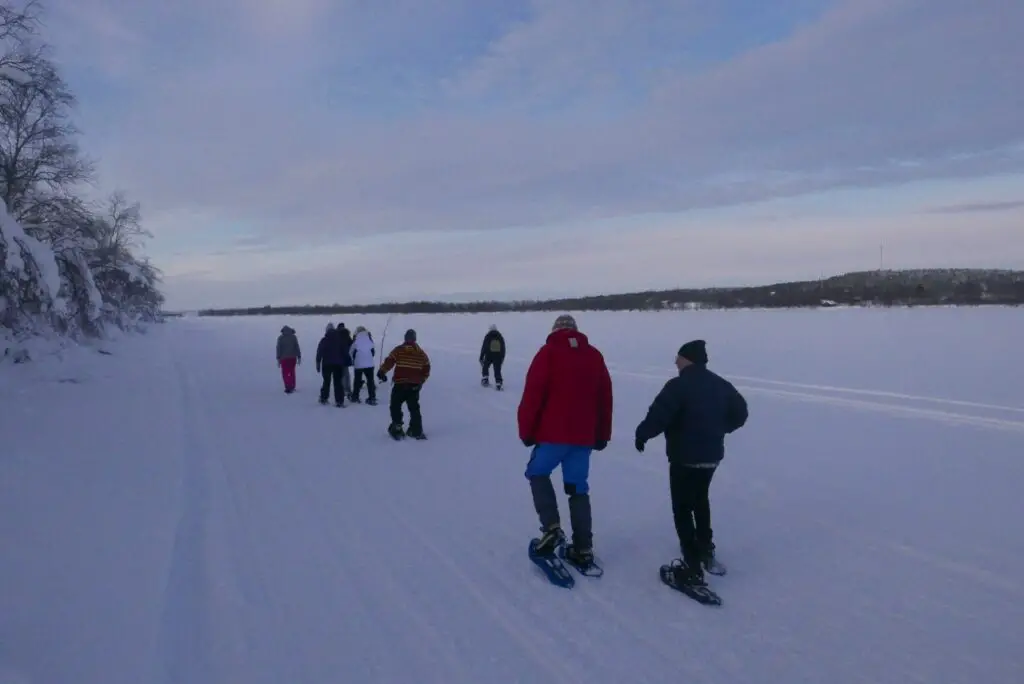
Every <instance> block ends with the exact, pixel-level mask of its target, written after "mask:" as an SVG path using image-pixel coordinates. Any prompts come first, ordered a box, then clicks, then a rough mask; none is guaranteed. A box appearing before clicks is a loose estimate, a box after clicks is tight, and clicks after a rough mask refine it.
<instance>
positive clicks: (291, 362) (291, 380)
mask: <svg viewBox="0 0 1024 684" xmlns="http://www.w3.org/2000/svg"><path fill="white" fill-rule="evenodd" d="M281 379H282V380H284V388H285V389H286V390H293V389H295V359H281Z"/></svg>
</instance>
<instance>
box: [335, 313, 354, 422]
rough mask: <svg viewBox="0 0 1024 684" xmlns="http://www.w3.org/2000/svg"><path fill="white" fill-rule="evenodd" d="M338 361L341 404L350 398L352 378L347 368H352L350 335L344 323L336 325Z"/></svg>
mask: <svg viewBox="0 0 1024 684" xmlns="http://www.w3.org/2000/svg"><path fill="white" fill-rule="evenodd" d="M338 359H339V362H340V363H341V367H340V369H339V371H338V374H339V375H340V376H341V403H342V405H344V403H345V399H347V398H349V397H350V396H352V377H351V376H350V375H349V370H348V369H349V368H351V367H352V333H351V332H349V329H348V328H346V327H345V324H344V323H338Z"/></svg>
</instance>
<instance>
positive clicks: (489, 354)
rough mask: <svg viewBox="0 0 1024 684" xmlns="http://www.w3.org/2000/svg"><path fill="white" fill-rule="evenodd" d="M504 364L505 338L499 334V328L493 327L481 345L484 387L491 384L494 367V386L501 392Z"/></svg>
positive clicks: (482, 383) (482, 381) (481, 381)
mask: <svg viewBox="0 0 1024 684" xmlns="http://www.w3.org/2000/svg"><path fill="white" fill-rule="evenodd" d="M504 362H505V338H504V336H502V334H501V333H500V332H498V326H496V325H492V326H491V328H490V330H488V331H487V334H486V335H484V341H483V344H481V345H480V370H481V372H482V373H483V378H482V379H481V380H480V384H481V385H483V386H484V387H487V386H488V385H489V384H490V381H491V374H490V369H491V366H494V386H495V388H496V389H499V390H500V389H501V388H502V386H503V384H504V382H503V380H502V377H501V364H503V363H504Z"/></svg>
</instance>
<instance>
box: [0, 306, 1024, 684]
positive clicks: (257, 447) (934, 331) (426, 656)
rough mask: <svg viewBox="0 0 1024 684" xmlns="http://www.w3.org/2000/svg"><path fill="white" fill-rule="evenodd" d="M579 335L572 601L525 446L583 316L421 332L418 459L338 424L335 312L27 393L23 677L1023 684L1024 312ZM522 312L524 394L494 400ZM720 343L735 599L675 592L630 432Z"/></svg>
mask: <svg viewBox="0 0 1024 684" xmlns="http://www.w3.org/2000/svg"><path fill="white" fill-rule="evenodd" d="M578 318H579V321H580V324H581V326H582V327H583V329H584V331H585V332H587V333H588V334H590V335H591V337H592V339H593V341H594V342H595V344H597V345H599V346H600V347H601V348H602V350H603V351H604V352H605V353H606V356H607V358H608V360H609V363H610V364H611V365H612V366H613V367H614V371H613V378H614V381H615V392H616V419H615V434H614V436H613V443H612V445H611V446H610V447H609V449H608V450H607V451H605V452H604V453H602V454H598V455H597V456H595V459H594V465H593V476H592V488H593V500H594V517H595V536H596V544H597V551H598V554H599V556H600V557H601V558H602V559H603V560H604V563H605V566H606V569H607V572H606V575H605V576H604V578H602V579H600V580H597V581H580V582H579V583H578V584H577V588H576V589H574V590H572V591H566V590H561V589H556V588H554V587H550V586H548V585H547V584H545V582H544V581H543V580H542V579H541V578H540V577H539V575H537V573H536V571H535V569H534V568H533V566H532V565H530V563H529V562H528V561H527V559H526V557H525V546H526V540H527V539H528V538H529V537H530V536H532V535H534V533H535V531H536V526H537V522H536V519H535V517H534V514H533V511H532V507H531V504H530V498H529V490H528V487H527V484H526V482H525V480H524V479H523V476H522V471H523V468H524V465H525V461H526V456H527V454H526V450H525V449H524V448H523V447H522V446H521V445H520V444H519V442H518V440H517V438H516V428H515V407H516V404H517V402H518V398H519V396H518V393H519V390H520V389H521V383H522V377H523V373H524V371H525V365H526V362H527V361H528V359H529V357H530V356H531V355H532V353H533V351H534V350H535V349H536V348H537V346H538V345H539V344H540V341H541V340H542V339H543V336H544V334H545V333H546V331H547V329H548V328H549V326H550V322H551V320H552V319H553V316H551V315H547V314H543V315H542V314H537V315H532V314H531V315H519V316H516V315H510V316H501V317H490V316H433V317H401V318H398V317H396V320H395V321H394V322H393V323H392V326H391V329H390V330H389V332H388V340H387V344H386V346H389V347H390V346H391V345H392V344H393V343H396V342H397V341H398V340H399V338H400V334H401V332H402V331H403V330H404V329H405V328H406V327H409V326H414V327H416V328H417V330H418V331H419V333H420V341H421V343H422V344H423V345H424V347H425V348H426V350H427V351H428V353H430V354H431V356H432V359H433V361H434V379H433V380H431V382H430V384H429V385H428V386H427V387H426V388H425V389H424V397H423V403H424V415H425V425H426V429H427V431H428V433H429V434H430V437H431V439H430V441H428V442H424V443H415V442H406V443H394V442H391V441H390V440H389V439H388V438H387V437H386V436H385V434H384V428H385V426H386V424H387V408H386V406H385V405H383V404H382V405H381V406H378V407H368V406H355V407H349V408H345V409H336V408H334V407H323V406H318V405H317V404H316V386H317V385H318V384H319V379H318V378H317V377H316V376H315V373H314V370H313V363H312V361H313V353H314V351H315V346H316V342H317V340H318V338H319V335H320V332H321V331H322V330H323V325H324V323H325V322H326V319H321V318H290V319H277V318H251V319H183V320H179V321H174V322H171V323H168V324H167V325H164V326H159V327H157V328H154V329H153V331H152V332H151V333H150V334H149V335H148V336H141V337H128V338H125V339H123V340H121V341H119V342H118V344H117V345H116V347H114V348H113V351H114V352H115V355H114V356H99V355H94V356H89V357H85V356H81V357H79V356H76V357H74V358H73V359H69V360H68V361H67V362H65V363H63V364H56V363H55V364H54V365H53V366H52V367H50V368H49V369H48V370H47V372H46V373H42V372H41V371H40V370H39V369H34V370H31V371H29V370H28V369H23V368H21V367H16V366H15V367H9V368H4V369H0V444H2V448H0V539H3V544H4V552H3V554H2V555H0V586H2V587H3V590H2V591H0V682H4V681H5V680H4V676H5V675H7V676H10V677H14V676H18V677H20V678H21V679H11V681H23V682H32V683H41V682H46V683H51V682H75V683H76V684H100V683H102V684H115V683H118V682H125V683H127V682H132V683H133V684H136V683H138V682H183V683H184V682H187V683H189V684H207V683H210V684H212V683H215V682H216V683H225V682H244V683H246V684H257V683H262V682H267V683H273V684H280V683H282V682H289V683H294V684H301V683H306V682H310V683H314V682H315V683H320V682H324V683H327V682H368V683H369V682H411V683H417V684H418V683H421V682H424V683H434V682H436V683H439V684H440V683H444V684H462V683H473V684H476V683H477V682H484V681H491V682H530V683H537V684H541V683H546V682H609V683H612V682H614V683H616V684H621V683H624V682H629V683H633V682H635V683H640V682H659V683H660V682H665V683H668V682H687V683H688V684H700V683H704V682H707V683H712V682H714V683H723V682H729V683H737V684H741V683H751V684H753V683H759V684H760V683H764V682H786V683H787V684H794V683H798V682H807V683H809V684H810V683H813V684H820V683H822V682H829V683H830V684H847V683H853V682H858V683H859V682H871V683H872V684H890V683H891V684H907V683H908V682H928V683H929V684H947V683H948V684H952V683H953V682H971V681H973V682H986V683H988V684H1004V683H1005V684H1011V683H1013V682H1019V681H1020V673H1021V672H1024V649H1022V648H1021V644H1022V642H1021V625H1024V581H1022V580H1021V579H1020V578H1021V577H1024V534H1022V533H1021V525H1022V523H1021V515H1020V513H1021V506H1020V490H1021V486H1022V483H1024V459H1022V458H1021V454H1024V390H1021V389H1020V387H1021V385H1022V383H1021V379H1022V378H1021V371H1020V370H1018V369H1019V368H1020V364H1019V363H1018V361H1017V356H1018V354H1019V350H1018V349H1016V348H1015V346H1016V343H1014V342H1013V341H1014V340H1020V339H1024V323H1022V322H1021V318H1020V316H1019V312H1016V311H1013V310H1007V309H1003V310H999V309H987V310H956V309H947V310H938V309H935V310H917V311H854V310H846V311H828V312H818V313H814V312H692V313H690V312H688V313H682V314H679V313H675V314H635V315H634V314H619V315H610V314H593V313H590V314H588V313H583V314H579V315H578ZM338 319H341V320H344V321H345V322H346V324H348V326H349V327H355V325H357V324H360V323H362V324H368V325H369V326H370V327H371V329H373V330H374V332H375V337H376V338H377V339H378V341H379V340H380V331H381V325H380V324H381V322H382V319H381V318H374V317H364V318H361V319H359V320H356V319H355V317H351V316H348V317H335V321H337V320H338ZM492 321H493V322H497V323H498V324H499V326H501V328H502V330H503V332H504V333H505V335H506V338H507V340H508V343H509V346H510V359H509V361H508V363H507V366H506V375H507V391H506V392H505V393H504V394H501V393H497V392H494V391H493V390H486V389H483V388H481V387H479V385H478V377H477V376H478V373H479V371H478V366H477V365H476V363H475V356H476V354H477V352H478V350H479V344H480V339H481V338H482V336H483V334H484V332H485V331H486V327H487V325H488V324H489V323H490V322H492ZM284 322H287V323H289V324H290V325H292V326H293V327H295V328H296V329H297V330H298V332H299V337H300V341H301V342H302V344H303V348H304V351H305V353H306V354H307V359H306V361H305V363H304V364H303V365H302V366H301V367H300V369H299V392H298V393H297V394H295V395H292V396H286V395H285V394H284V393H283V392H282V391H281V383H280V379H279V376H278V373H277V368H276V365H275V363H274V356H273V346H274V339H275V337H276V335H277V331H278V329H279V328H280V327H281V325H282V324H283V323H284ZM697 336H701V337H705V338H706V339H708V340H709V352H710V354H711V357H712V364H713V366H714V367H715V368H716V369H718V370H720V371H722V372H725V373H727V374H734V375H733V377H734V378H735V379H736V381H737V384H738V385H739V386H740V387H741V389H742V390H743V391H744V392H745V393H746V394H747V397H748V399H749V401H750V404H751V413H752V417H751V421H750V423H749V425H748V426H747V427H746V428H745V429H744V430H743V431H741V432H740V433H737V435H735V436H734V437H733V438H732V439H731V441H730V443H729V455H728V457H727V461H726V463H725V464H724V465H723V467H722V469H721V470H720V472H719V473H718V474H717V475H716V479H715V482H714V484H713V491H712V494H713V503H712V505H713V514H714V516H715V532H716V537H717V541H718V545H719V552H720V555H721V557H722V559H723V560H724V561H725V562H726V563H728V564H729V566H730V574H729V575H728V576H727V577H724V578H711V581H712V584H713V586H714V587H715V588H717V589H718V590H719V591H720V592H721V593H722V595H723V596H724V599H725V606H723V607H722V608H720V609H714V608H707V607H703V606H699V605H697V604H695V603H693V602H690V601H688V600H687V599H685V598H683V597H681V596H679V595H677V594H675V593H673V592H672V591H671V590H669V589H667V588H666V587H664V586H662V585H661V584H660V583H659V582H658V578H657V568H658V566H659V565H660V564H661V563H663V562H665V561H666V560H668V559H670V558H672V557H673V554H674V552H675V551H676V542H675V539H674V533H673V529H672V523H671V518H670V511H669V502H668V492H667V489H668V485H667V477H666V466H665V462H664V456H663V455H662V454H661V441H660V440H658V442H657V443H656V444H652V445H651V448H649V449H648V450H647V452H646V453H644V454H637V453H635V452H634V451H633V449H632V439H631V434H632V430H633V427H634V426H635V424H636V423H637V421H639V420H640V418H641V417H642V416H643V413H644V411H645V410H646V407H647V404H648V403H649V401H650V399H651V398H652V397H653V395H654V393H655V392H656V391H657V390H658V389H659V388H660V386H661V385H662V383H663V382H664V381H665V380H666V379H667V378H668V377H670V375H671V371H672V359H673V357H674V354H675V350H676V348H677V347H678V346H679V344H681V343H682V342H683V341H685V340H686V339H689V338H690V337H697ZM74 380H78V381H79V382H77V383H76V382H73V381H74ZM388 389H389V386H385V387H384V393H382V397H383V398H384V399H386V396H387V394H386V392H387V390H388ZM385 403H386V402H385ZM563 507H564V500H563ZM566 517H567V515H566Z"/></svg>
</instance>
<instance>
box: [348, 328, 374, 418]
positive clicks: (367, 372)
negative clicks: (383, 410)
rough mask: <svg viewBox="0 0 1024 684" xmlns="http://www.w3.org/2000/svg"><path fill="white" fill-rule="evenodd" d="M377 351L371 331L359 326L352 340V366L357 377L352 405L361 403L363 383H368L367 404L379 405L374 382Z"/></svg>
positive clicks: (354, 383) (353, 388)
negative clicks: (360, 394) (360, 395)
mask: <svg viewBox="0 0 1024 684" xmlns="http://www.w3.org/2000/svg"><path fill="white" fill-rule="evenodd" d="M376 353H377V349H376V347H375V346H374V344H373V336H372V335H370V331H369V330H367V329H366V328H364V327H363V326H359V327H358V328H356V336H355V338H354V339H353V340H352V349H351V357H352V366H353V367H354V372H353V375H354V376H355V379H354V382H353V386H352V403H354V404H358V403H360V399H359V393H360V392H361V391H362V390H363V383H364V382H365V383H366V391H367V394H368V396H367V398H366V403H367V404H370V405H371V406H376V405H377V385H376V383H375V382H374V380H373V366H374V363H375V361H374V356H376Z"/></svg>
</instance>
